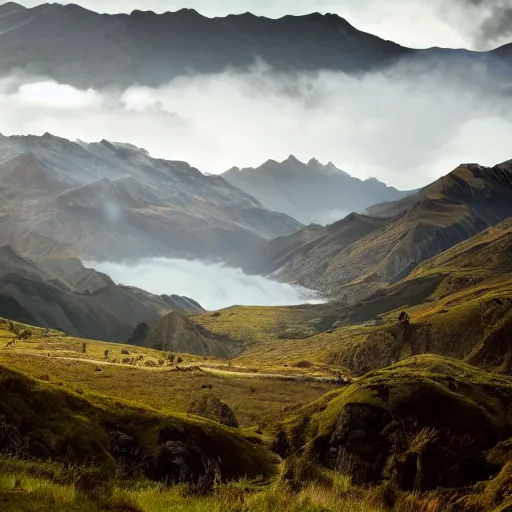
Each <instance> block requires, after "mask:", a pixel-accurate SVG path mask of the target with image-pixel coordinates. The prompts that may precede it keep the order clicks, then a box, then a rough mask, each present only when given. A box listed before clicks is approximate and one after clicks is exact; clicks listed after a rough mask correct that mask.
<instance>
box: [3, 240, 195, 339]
mask: <svg viewBox="0 0 512 512" xmlns="http://www.w3.org/2000/svg"><path fill="white" fill-rule="evenodd" d="M0 304H1V306H2V307H1V310H2V315H5V316H6V317H8V318H10V319H12V320H17V321H20V322H23V323H31V324H33V325H37V326H42V327H49V328H53V329H58V330H62V331H64V332H66V333H67V334H68V335H73V336H80V337H84V338H89V339H101V340H106V341H118V342H120V341H126V340H127V339H128V337H129V336H130V335H131V333H132V331H133V330H134V329H135V327H136V326H137V324H139V323H141V322H146V323H148V324H154V323H156V322H157V321H159V320H160V319H161V318H162V317H163V316H164V315H166V314H167V313H170V312H171V311H179V312H180V313H190V312H200V311H203V309H202V308H201V306H200V305H199V304H197V303H196V302H194V301H193V300H191V299H187V298H184V297H177V296H174V297H173V298H171V297H167V296H163V297H158V296H156V295H152V294H149V293H147V292H144V291H142V290H137V289H135V288H130V287H123V286H117V285H116V284H115V283H114V282H113V281H112V280H111V279H110V278H109V277H108V276H106V275H105V274H101V273H99V272H96V271H95V270H92V269H87V268H85V267H84V266H83V265H82V263H81V262H80V260H78V259H55V258H53V259H51V258H43V257H40V258H39V259H35V261H31V260H28V259H25V258H23V257H22V256H20V255H19V254H18V253H17V252H16V251H14V250H13V249H12V248H11V247H8V246H7V247H5V246H4V247H0Z"/></svg>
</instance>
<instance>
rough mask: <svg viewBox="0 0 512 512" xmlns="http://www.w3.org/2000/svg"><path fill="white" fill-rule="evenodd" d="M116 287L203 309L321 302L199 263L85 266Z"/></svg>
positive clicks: (271, 283) (282, 285)
mask: <svg viewBox="0 0 512 512" xmlns="http://www.w3.org/2000/svg"><path fill="white" fill-rule="evenodd" d="M85 264H86V266H88V267H91V268H94V269H96V270H98V271H99V272H103V273H105V274H107V275H109V276H110V277H111V278H112V279H113V280H114V281H115V282H116V283H117V284H125V285H129V286H135V287H137V288H143V289H145V290H147V291H149V292H151V293H154V294H156V295H165V294H166V293H169V290H172V291H173V293H176V294H178V295H184V296H189V297H194V299H195V300H197V301H198V302H199V303H200V304H201V305H202V306H203V307H204V308H206V309H208V310H213V311H215V310H218V309H223V308H227V307H229V306H233V305H240V306H291V305H297V304H303V303H311V304H312V303H315V302H319V301H320V302H321V298H320V297H318V296H316V295H317V294H316V293H315V292H313V291H312V290H307V289H306V288H303V287H301V286H291V285H289V284H286V283H278V282H276V281H273V280H271V279H266V278H264V277H262V276H248V275H246V274H244V273H243V272H242V271H241V270H240V269H235V268H232V267H226V266H224V265H222V264H219V263H217V264H215V263H208V262H201V261H199V260H192V261H190V260H180V259H167V258H152V259H144V260H139V261H132V262H119V263H110V262H86V263H85Z"/></svg>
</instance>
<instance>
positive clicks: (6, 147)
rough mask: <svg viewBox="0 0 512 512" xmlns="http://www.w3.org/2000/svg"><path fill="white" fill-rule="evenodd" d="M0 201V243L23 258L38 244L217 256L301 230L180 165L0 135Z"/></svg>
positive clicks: (98, 251) (128, 152) (91, 255)
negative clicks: (17, 250)
mask: <svg viewBox="0 0 512 512" xmlns="http://www.w3.org/2000/svg"><path fill="white" fill-rule="evenodd" d="M0 197H1V198H2V205H1V206H0V220H1V222H0V243H3V244H11V245H14V246H16V248H17V249H19V250H20V251H22V252H23V253H24V254H28V255H30V254H32V253H33V252H34V251H36V253H37V251H40V250H41V247H40V244H41V239H42V238H43V239H45V240H48V239H50V240H54V241H55V242H56V245H57V244H59V245H60V246H63V245H64V246H65V247H66V254H67V255H68V256H69V255H76V256H79V257H82V258H84V259H89V260H96V261H98V260H107V259H108V260H121V259H125V258H131V259H136V258H141V257H151V256H166V257H198V258H219V257H224V256H226V255H228V254H230V253H233V252H235V251H240V250H247V249H249V248H250V247H251V246H253V245H255V244H257V243H259V242H261V241H262V240H264V239H272V238H275V237H276V236H281V235H284V234H289V233H291V232H293V231H295V230H296V229H298V228H300V227H301V225H300V224H299V223H298V222H297V221H295V220H294V219H292V218H290V217H288V216H286V215H283V214H280V213H274V212H271V211H269V210H266V209H265V208H264V207H263V206H262V205H261V204H260V203H259V202H258V201H257V200H255V199H254V198H253V197H251V196H248V195H247V194H245V193H243V192H241V191H240V190H238V189H236V188H235V187H233V186H232V185H230V184H228V183H227V182H226V181H225V180H224V179H222V178H221V177H219V176H205V175H203V174H201V172H199V171H198V170H197V169H194V168H192V167H190V166H189V165H188V164H186V163H183V162H171V161H165V160H157V159H154V158H151V157H150V156H149V155H148V154H147V153H146V152H145V151H144V150H141V149H138V148H135V147H133V146H130V145H127V144H112V143H110V142H107V141H102V142H101V143H96V144H85V143H81V142H76V143H75V142H70V141H68V140H66V139H61V138H57V137H53V136H51V135H49V134H46V135H44V136H42V137H33V136H28V137H2V136H0ZM43 245H44V246H45V247H47V248H48V243H44V244H43Z"/></svg>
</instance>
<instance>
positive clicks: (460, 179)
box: [234, 161, 512, 303]
mask: <svg viewBox="0 0 512 512" xmlns="http://www.w3.org/2000/svg"><path fill="white" fill-rule="evenodd" d="M369 212H370V213H371V214H372V215H370V216H366V215H357V214H351V215H349V216H348V217H346V218H345V219H343V220H341V221H339V222H337V223H335V224H332V225H330V226H328V227H326V228H321V227H315V226H311V227H309V228H305V229H304V230H302V231H299V232H297V233H294V234H292V235H290V236H288V237H284V238H279V239H276V240H273V241H271V242H270V243H265V244H262V245H261V246H260V247H259V249H257V250H256V249H255V250H252V251H251V252H250V253H246V254H244V255H243V256H240V257H237V258H236V261H235V262H234V263H235V264H237V265H240V266H242V267H243V268H244V269H245V270H247V271H249V272H253V273H259V274H271V275H272V276H273V277H275V278H277V279H279V280H281V281H286V282H294V283H299V284H302V285H304V286H306V287H308V288H312V289H318V290H322V291H324V292H325V293H328V294H331V295H333V296H336V297H338V298H343V299H344V300H346V301H347V302H349V303H354V302H357V301H358V300H360V299H361V298H363V297H365V296H367V295H368V294H370V293H372V292H374V291H375V290H378V289H379V288H380V287H381V286H383V285H385V284H389V283H394V282H398V281H400V280H401V279H403V278H405V277H406V276H407V275H409V274H410V273H411V272H412V271H413V270H414V269H415V268H416V267H417V266H418V265H419V264H420V263H421V262H423V261H425V260H427V259H428V258H431V257H433V256H435V255H437V254H440V253H441V252H443V251H446V250H447V249H449V248H451V247H453V246H455V245H456V244H458V243H460V242H462V241H464V240H467V239H468V238H470V237H472V236H474V235H476V234H478V233H480V232H481V231H483V230H485V229H487V228H488V227H491V226H494V225H496V224H498V223H500V222H501V221H503V220H505V219H507V218H509V217H512V161H509V162H504V163H503V164H499V165H496V166H495V167H492V168H488V167H483V166H480V165H477V164H464V165H461V166H459V167H458V168H457V169H455V170H454V171H453V172H451V173H450V174H448V175H447V176H445V177H443V178H441V179H439V180H437V181H436V182H434V183H433V184H432V185H430V186H428V187H426V188H424V189H422V190H421V191H419V192H417V193H416V194H414V195H412V196H410V197H407V198H404V199H401V200H399V201H396V202H393V203H387V204H384V205H382V204H381V205H378V206H377V207H374V208H369Z"/></svg>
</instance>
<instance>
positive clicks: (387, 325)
mask: <svg viewBox="0 0 512 512" xmlns="http://www.w3.org/2000/svg"><path fill="white" fill-rule="evenodd" d="M346 233H349V232H346ZM511 233H512V221H511V220H510V219H507V220H506V221H504V222H502V223H500V224H498V225H497V226H495V227H493V228H489V229H486V230H484V231H482V232H481V233H479V234H477V235H475V236H473V237H471V238H470V239H468V240H466V241H464V242H461V243H459V244H457V245H455V246H454V247H452V248H450V249H448V250H447V251H445V252H443V253H441V254H439V255H437V256H434V257H433V258H431V259H429V260H426V261H424V262H423V263H421V264H420V265H418V266H417V267H416V268H415V269H414V270H413V271H412V272H411V273H410V274H409V275H408V276H407V277H406V278H404V279H402V280H400V281H399V282H397V283H392V284H380V285H379V287H378V289H376V290H375V291H373V292H370V293H367V294H366V295H365V296H364V297H362V298H360V299H355V300H354V302H353V303H350V302H349V301H332V302H330V303H327V304H321V305H303V306H296V307H287V308H246V307H245V308H243V307H233V308H229V309H226V310H223V311H220V312H218V313H217V314H216V315H212V314H211V313H210V314H201V315H194V316H192V317H191V318H190V319H189V320H190V321H192V322H195V323H197V324H199V325H201V326H202V327H204V328H205V329H207V330H208V331H209V332H212V333H216V334H218V335H225V336H229V337H230V338H231V339H233V340H238V341H240V342H243V343H244V348H243V351H242V352H241V353H240V354H239V355H238V356H237V357H236V361H237V362H238V363H240V364H253V363H254V362H256V361H257V362H258V364H259V365H263V366H265V367H268V368H280V367H282V365H295V364H297V365H302V364H306V365H310V366H311V367H315V366H317V365H325V364H327V365H333V366H334V367H340V368H344V369H345V370H347V371H349V372H351V373H352V374H355V375H362V374H364V373H366V372H368V371H370V370H373V369H377V368H383V367H385V366H388V365H390V364H392V363H393V362H396V361H398V360H401V359H404V358H407V357H410V356H413V355H418V354H429V353H434V354H439V355H442V356H447V357H454V358H457V359H460V360H464V361H466V362H468V363H471V364H474V365H477V366H479V367H481V368H483V369H486V370H489V371H493V372H499V373H503V374H510V372H511V371H512V366H511V364H512V346H511V345H510V342H509V340H510V333H511V332H512V330H511V329H512V317H511V314H510V312H511V307H512V284H511V283H512V279H511V276H512V261H511V259H510V254H512V251H511V249H512V246H511V244H512V242H511V240H512V237H511ZM366 290H367V289H366ZM355 293H357V283H356V284H354V294H355ZM402 312H406V313H407V316H406V318H405V320H404V321H400V320H399V317H400V316H401V313H402Z"/></svg>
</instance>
